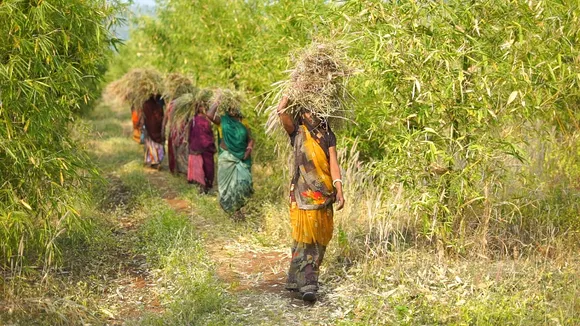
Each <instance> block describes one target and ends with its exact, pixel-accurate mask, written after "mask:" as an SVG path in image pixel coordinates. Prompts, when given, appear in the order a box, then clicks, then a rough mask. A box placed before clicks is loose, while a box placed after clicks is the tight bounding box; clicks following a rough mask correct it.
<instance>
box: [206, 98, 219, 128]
mask: <svg viewBox="0 0 580 326" xmlns="http://www.w3.org/2000/svg"><path fill="white" fill-rule="evenodd" d="M218 105H219V103H217V102H216V103H213V104H212V105H211V106H210V107H209V111H207V118H208V119H209V121H211V122H213V123H215V124H216V125H219V124H220V123H221V122H222V118H221V117H220V116H219V115H218V114H217V108H218Z"/></svg>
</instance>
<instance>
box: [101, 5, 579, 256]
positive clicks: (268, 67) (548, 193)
mask: <svg viewBox="0 0 580 326" xmlns="http://www.w3.org/2000/svg"><path fill="white" fill-rule="evenodd" d="M579 19H580V10H579V8H578V4H577V3H575V2H573V1H555V0H554V1H552V0H550V1H470V2H465V1H460V0H451V1H403V2H399V1H393V2H383V1H362V0H354V1H348V2H328V1H302V2H296V1H284V0H282V1H274V2H272V1H258V0H254V1H228V2H227V4H226V2H225V1H218V0H198V1H159V6H158V11H157V18H156V19H152V18H147V19H145V18H143V19H141V21H140V22H139V25H138V26H139V27H138V28H137V29H136V30H134V31H133V34H132V39H131V41H130V42H129V43H128V46H127V47H126V48H124V49H123V50H122V52H121V56H120V58H119V60H117V62H116V63H115V64H114V65H113V66H112V69H111V71H110V72H111V74H113V75H118V74H120V73H122V72H124V71H125V70H127V69H128V68H129V67H132V66H155V67H157V68H158V69H160V70H162V71H179V72H186V73H191V74H194V75H195V76H196V77H197V81H198V83H199V84H201V85H203V86H210V87H211V86H222V87H223V86H227V87H233V88H237V89H241V90H243V91H245V92H246V93H247V94H248V98H250V99H251V100H250V104H249V105H248V107H247V108H246V113H247V114H249V115H252V116H253V119H254V123H255V125H256V129H262V128H261V125H263V123H264V121H265V117H264V116H263V114H261V113H260V110H252V107H255V106H257V104H258V103H259V102H261V101H262V100H264V99H266V101H265V103H266V104H267V105H270V104H273V103H269V102H268V100H267V96H268V94H270V93H269V92H271V91H272V90H273V87H272V86H271V85H272V84H273V83H274V82H276V81H278V80H281V79H283V78H285V77H286V75H285V72H284V71H285V70H286V69H288V68H289V67H288V62H289V60H288V59H289V55H291V54H292V53H294V51H296V50H298V49H300V48H302V47H304V46H305V45H307V44H309V42H311V41H312V40H314V39H317V40H340V41H344V42H347V43H349V46H350V47H349V55H350V57H351V58H352V59H353V60H354V62H355V63H356V65H357V68H359V69H360V70H361V71H362V73H359V74H358V75H357V76H356V77H354V78H353V79H352V80H351V82H350V86H351V90H352V92H353V94H354V96H355V98H356V102H355V103H354V107H353V109H354V116H353V118H354V121H356V124H355V123H351V124H349V125H348V127H347V128H345V129H344V130H342V131H341V132H340V133H341V135H342V136H343V137H342V139H341V146H347V147H348V148H351V149H355V150H354V151H352V153H353V154H354V153H357V154H356V157H359V158H360V159H361V160H362V161H363V162H366V163H365V164H364V165H365V167H364V168H363V170H364V172H365V175H367V176H368V178H367V179H366V180H370V183H371V184H372V187H376V188H378V189H386V188H388V187H390V189H393V187H395V188H398V187H403V188H404V189H405V191H404V193H403V198H404V200H401V201H400V202H398V203H397V204H400V205H405V206H406V207H407V209H406V210H405V211H406V213H404V214H403V215H406V217H405V220H406V221H407V222H405V223H410V224H412V229H413V230H412V233H415V234H417V233H418V234H421V235H424V236H426V239H429V240H430V241H433V240H437V241H436V242H437V243H439V244H442V245H444V246H445V247H452V248H454V249H455V250H458V251H462V250H463V249H465V248H466V247H476V248H480V249H484V250H485V249H486V248H488V247H489V242H490V241H491V242H492V245H493V246H495V249H500V250H501V251H503V252H507V251H509V250H511V249H510V247H511V246H512V245H517V243H518V241H521V240H522V239H523V241H526V242H528V243H529V242H533V240H534V239H535V238H536V237H539V238H544V237H543V236H542V235H541V234H542V232H544V231H545V230H548V229H552V230H556V233H566V232H568V231H570V230H576V231H577V230H578V223H577V221H576V218H575V217H576V216H575V215H576V214H575V213H574V212H575V211H577V209H578V200H577V199H578V192H577V191H576V190H574V189H575V187H577V181H574V180H577V177H578V175H579V171H578V168H577V166H576V165H577V162H578V159H579V155H578V154H579V146H578V142H577V141H576V139H577V137H578V124H577V120H578V118H579V112H578V109H577V106H578V104H579V100H580V97H579V95H580V88H579V82H580V76H579V75H578V68H579V66H580V51H579V49H578V47H577V43H578V41H579V32H578V31H579V30H580V21H579ZM257 134H258V137H259V141H260V142H259V145H260V146H261V149H262V151H260V152H258V153H259V154H261V155H257V156H258V159H261V160H262V161H271V160H275V159H276V158H275V156H272V155H271V153H275V151H274V150H273V149H274V148H276V143H275V141H274V140H276V139H277V138H276V137H273V138H272V137H266V136H265V135H263V134H261V133H257ZM273 139H274V140H273ZM264 149H266V150H264ZM351 156H352V155H351ZM351 166H353V167H356V166H360V164H358V163H357V164H351ZM352 181H354V180H352ZM369 186H370V184H369V183H364V184H361V185H355V186H354V187H353V188H352V191H353V194H354V195H355V196H356V195H357V194H359V193H362V192H365V191H368V190H369V189H370V188H369ZM386 193H388V191H387V192H386ZM385 196H386V197H391V196H392V195H388V194H385ZM351 197H352V194H351ZM353 199H354V198H353ZM399 199H400V198H399ZM396 210H397V211H398V212H400V209H399V208H397V209H396ZM387 211H388V209H387ZM387 214H389V213H388V212H387ZM400 215H401V214H399V216H400ZM409 221H412V222H409ZM398 231H400V230H398ZM407 231H409V230H405V232H407ZM490 232H492V234H490ZM363 233H364V232H363ZM552 233H553V232H552ZM408 235H412V234H407V236H408ZM514 236H515V238H518V240H517V241H516V240H514V242H511V240H509V239H511V238H513V237H514ZM371 237H372V236H371ZM367 238H368V236H367ZM466 238H470V239H472V240H473V239H476V241H471V240H469V241H466V240H465V239H466ZM492 239H495V240H492ZM500 239H503V240H500ZM442 247H443V246H441V248H442Z"/></svg>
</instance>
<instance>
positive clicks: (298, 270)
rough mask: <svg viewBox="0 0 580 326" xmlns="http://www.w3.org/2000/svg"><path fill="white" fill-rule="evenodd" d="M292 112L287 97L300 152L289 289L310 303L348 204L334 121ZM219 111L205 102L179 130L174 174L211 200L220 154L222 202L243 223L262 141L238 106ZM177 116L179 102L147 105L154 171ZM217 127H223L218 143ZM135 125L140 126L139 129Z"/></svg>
mask: <svg viewBox="0 0 580 326" xmlns="http://www.w3.org/2000/svg"><path fill="white" fill-rule="evenodd" d="M289 105H291V103H290V101H289V100H288V98H286V97H284V98H283V99H282V101H281V102H280V103H279V105H278V111H277V112H278V116H279V119H280V122H281V124H282V126H283V127H284V129H285V131H286V132H287V133H288V135H289V138H290V143H291V144H292V146H293V148H294V152H293V153H294V168H293V171H292V180H291V183H290V194H289V198H290V200H289V206H290V207H289V210H290V221H291V226H292V239H293V244H292V247H291V253H292V259H291V262H290V267H289V271H288V279H287V282H286V289H288V290H290V291H295V292H297V293H299V294H300V295H301V298H302V299H303V300H305V301H314V300H316V296H317V291H318V285H319V284H318V274H319V267H320V265H321V263H322V260H323V258H324V254H325V251H326V246H327V245H328V243H329V241H330V239H331V238H332V233H333V215H334V209H333V204H335V203H336V204H337V207H336V208H337V209H338V210H340V209H342V207H343V206H344V202H345V200H344V196H343V192H342V179H341V172H340V168H339V165H338V160H337V152H336V136H335V134H334V133H333V131H332V129H331V127H330V125H329V124H328V121H326V119H323V118H320V117H318V116H316V115H314V114H312V113H311V111H309V110H307V108H303V109H301V110H300V112H301V113H300V115H299V116H297V117H293V116H291V115H289V114H287V113H285V108H287V107H288V106H289ZM217 107H218V103H212V104H210V103H207V102H203V101H200V102H199V103H196V105H195V113H194V115H193V116H192V117H191V118H190V119H189V120H188V121H186V122H184V123H182V124H181V125H175V124H172V125H171V127H170V129H169V138H168V149H169V151H168V156H169V169H170V170H171V172H172V173H176V174H178V173H183V174H186V175H187V180H188V181H189V182H190V183H196V184H198V185H200V186H201V187H202V190H203V191H204V192H206V193H207V192H208V191H209V190H210V189H212V187H213V185H214V174H215V168H214V154H215V153H216V152H217V153H219V154H218V160H217V161H218V168H217V171H218V172H217V181H218V191H219V202H220V205H221V207H222V208H223V209H224V210H225V211H226V212H228V213H231V214H232V215H234V216H236V214H239V212H240V209H241V207H242V206H244V204H245V203H246V202H247V200H248V198H249V197H250V196H251V194H252V193H253V184H252V174H251V165H252V151H253V148H254V139H253V138H252V136H251V133H250V128H249V127H248V123H247V121H246V120H245V119H244V118H243V116H242V114H241V111H240V108H239V107H230V108H228V109H227V110H226V112H224V113H222V114H221V115H219V114H218V112H217ZM174 109H175V108H174V102H170V103H169V106H168V108H167V112H166V114H164V111H163V110H164V103H163V102H162V101H161V100H160V98H159V97H158V96H152V97H151V98H150V99H149V100H147V101H146V102H145V103H144V104H143V110H142V121H143V126H144V128H143V129H142V130H143V132H144V135H143V136H141V137H136V139H137V138H138V139H143V143H144V145H145V164H147V165H149V166H151V167H154V168H157V167H159V166H160V163H161V161H162V160H163V157H164V151H163V143H164V141H165V139H164V135H165V126H167V125H168V120H169V118H168V117H170V116H171V113H172V110H174ZM164 117H165V119H164ZM134 122H135V119H134ZM212 125H215V126H217V140H216V139H214V131H213V129H212ZM134 126H135V128H139V127H140V125H139V124H138V123H134ZM137 133H138V132H137V131H136V132H135V133H134V137H135V135H137ZM216 144H217V146H216Z"/></svg>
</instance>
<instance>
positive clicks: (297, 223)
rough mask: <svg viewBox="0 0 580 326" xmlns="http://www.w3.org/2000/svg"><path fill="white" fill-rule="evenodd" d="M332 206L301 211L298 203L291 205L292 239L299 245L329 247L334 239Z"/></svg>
mask: <svg viewBox="0 0 580 326" xmlns="http://www.w3.org/2000/svg"><path fill="white" fill-rule="evenodd" d="M333 215H334V213H333V210H332V205H330V206H328V207H326V208H322V209H317V210H303V209H299V208H298V205H297V204H296V202H292V203H291V204H290V224H291V225H292V239H294V241H296V242H299V243H307V244H313V243H317V244H320V245H323V246H326V245H328V243H329V242H330V239H331V238H332V228H333V227H334V223H333Z"/></svg>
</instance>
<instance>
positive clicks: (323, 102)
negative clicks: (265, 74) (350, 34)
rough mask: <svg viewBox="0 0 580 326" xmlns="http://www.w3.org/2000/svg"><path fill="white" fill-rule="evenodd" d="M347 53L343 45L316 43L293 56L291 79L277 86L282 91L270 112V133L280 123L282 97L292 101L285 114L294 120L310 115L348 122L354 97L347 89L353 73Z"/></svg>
mask: <svg viewBox="0 0 580 326" xmlns="http://www.w3.org/2000/svg"><path fill="white" fill-rule="evenodd" d="M345 50H346V47H345V45H343V44H339V43H318V42H314V43H312V44H311V45H310V46H308V47H307V48H305V49H303V50H302V51H300V52H298V53H297V54H295V55H293V56H292V61H293V63H294V68H293V69H291V70H289V73H290V76H289V78H288V79H287V80H283V81H280V82H278V83H276V84H275V85H276V86H277V87H278V88H279V91H278V92H277V94H276V96H274V103H275V104H274V105H273V106H270V107H268V108H267V111H268V113H269V117H268V122H267V124H266V130H267V131H271V130H272V129H273V128H274V126H275V125H276V124H277V122H278V117H277V114H276V113H277V112H276V109H277V104H278V102H280V100H281V99H282V97H283V96H287V97H288V99H289V100H290V105H289V106H288V107H287V108H286V109H285V112H286V113H288V114H290V115H291V116H293V117H294V118H297V117H298V115H299V114H300V113H301V112H304V111H308V112H310V113H311V114H313V115H315V116H317V117H318V118H320V119H323V120H339V121H340V120H345V119H347V116H348V113H349V110H350V105H349V102H350V100H351V99H352V96H351V95H350V93H349V92H348V90H347V87H346V86H347V82H348V78H349V77H350V76H352V75H353V74H354V69H353V68H352V67H351V66H350V64H349V63H348V62H349V60H348V58H347V56H346V51H345Z"/></svg>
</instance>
